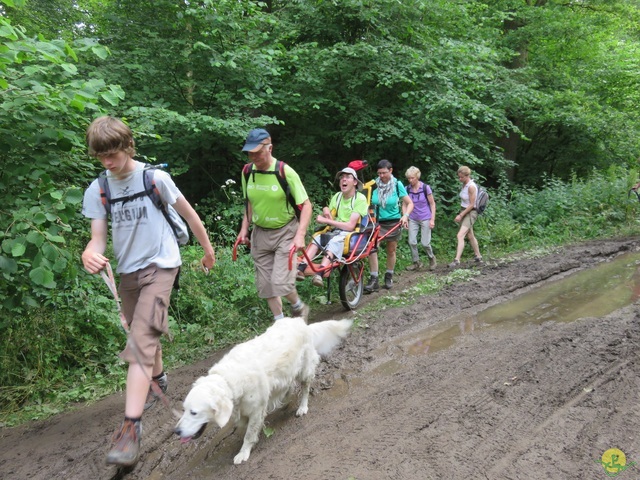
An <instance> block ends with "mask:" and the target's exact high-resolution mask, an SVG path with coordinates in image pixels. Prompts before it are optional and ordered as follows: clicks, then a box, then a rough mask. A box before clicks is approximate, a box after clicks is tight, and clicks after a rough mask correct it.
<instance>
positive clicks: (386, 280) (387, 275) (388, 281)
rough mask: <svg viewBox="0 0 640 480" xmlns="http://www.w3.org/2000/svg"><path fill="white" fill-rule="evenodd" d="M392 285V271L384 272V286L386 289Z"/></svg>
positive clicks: (389, 288)
mask: <svg viewBox="0 0 640 480" xmlns="http://www.w3.org/2000/svg"><path fill="white" fill-rule="evenodd" d="M392 287H393V273H389V272H387V273H385V274H384V288H386V289H387V290H391V288H392Z"/></svg>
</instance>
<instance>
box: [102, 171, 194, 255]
mask: <svg viewBox="0 0 640 480" xmlns="http://www.w3.org/2000/svg"><path fill="white" fill-rule="evenodd" d="M156 168H158V167H154V166H153V165H145V167H144V171H143V185H144V190H143V191H142V192H138V193H134V194H133V195H128V196H126V197H119V198H111V190H110V189H109V182H108V181H107V171H106V170H105V171H104V172H102V173H101V174H100V175H99V176H98V185H99V186H100V199H101V200H102V205H104V208H105V210H106V211H107V215H110V214H111V205H113V204H114V203H118V202H122V203H126V202H130V201H131V200H134V199H136V198H140V197H143V196H145V195H146V196H148V197H149V198H151V201H152V202H153V204H154V205H155V206H156V207H157V208H158V209H159V210H160V211H161V212H162V215H164V218H165V219H166V220H167V223H168V224H169V226H170V227H171V230H172V231H173V234H174V235H175V236H176V240H178V245H186V244H187V243H188V242H189V230H188V229H187V225H186V224H185V223H184V220H183V219H182V217H181V216H180V214H179V213H178V212H176V210H175V209H174V208H173V207H172V206H171V205H165V204H164V202H163V201H162V197H160V192H159V191H158V187H156V182H155V180H154V178H153V177H154V173H155V170H156Z"/></svg>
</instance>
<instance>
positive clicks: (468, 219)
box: [460, 210, 478, 230]
mask: <svg viewBox="0 0 640 480" xmlns="http://www.w3.org/2000/svg"><path fill="white" fill-rule="evenodd" d="M477 219H478V212H476V211H475V210H471V211H470V212H469V213H467V214H466V215H465V216H464V217H462V221H461V222H460V226H462V227H467V228H468V229H469V230H471V229H472V228H473V224H474V223H476V220H477Z"/></svg>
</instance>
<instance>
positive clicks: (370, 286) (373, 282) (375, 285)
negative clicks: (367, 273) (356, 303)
mask: <svg viewBox="0 0 640 480" xmlns="http://www.w3.org/2000/svg"><path fill="white" fill-rule="evenodd" d="M378 290H380V283H379V282H378V277H374V276H371V277H369V283H367V284H366V285H365V286H364V293H366V294H369V293H371V292H377V291H378Z"/></svg>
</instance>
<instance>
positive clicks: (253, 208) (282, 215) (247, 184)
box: [238, 128, 312, 320]
mask: <svg viewBox="0 0 640 480" xmlns="http://www.w3.org/2000/svg"><path fill="white" fill-rule="evenodd" d="M242 151H243V152H247V155H248V156H249V162H250V163H249V164H248V165H246V166H245V170H243V172H244V171H246V172H247V173H246V174H243V176H242V191H243V193H244V198H245V201H246V205H247V208H246V209H245V214H244V218H243V219H242V227H241V228H240V233H239V234H238V241H239V242H241V243H245V244H246V243H248V242H249V227H250V225H251V223H253V226H254V228H253V230H252V232H251V256H252V257H253V260H254V264H255V273H256V287H257V289H258V296H259V297H260V298H265V299H266V300H267V303H268V305H269V308H270V309H271V312H272V313H273V318H274V320H279V319H281V318H283V317H284V313H283V309H282V297H285V298H286V299H287V300H288V301H289V303H291V314H292V316H294V317H303V318H304V319H305V320H306V319H307V317H308V316H309V307H308V306H307V305H306V304H304V303H303V302H302V300H300V297H299V296H298V292H297V290H296V284H295V279H296V268H295V265H294V266H293V267H294V268H292V269H291V270H290V269H289V252H290V250H291V248H295V249H296V251H297V250H300V249H303V248H304V247H305V234H306V232H307V227H308V226H309V221H310V220H311V210H312V208H311V202H310V201H309V197H308V195H307V192H306V190H305V188H304V186H303V185H302V182H301V181H300V177H299V176H298V174H297V173H296V172H295V170H293V168H291V167H290V166H289V165H287V164H284V163H282V162H279V161H278V160H277V159H276V158H275V157H273V156H272V154H271V153H272V151H273V144H272V142H271V135H270V134H269V132H267V131H266V130H265V129H263V128H256V129H253V130H251V131H250V132H249V135H248V136H247V139H246V142H245V145H244V147H243V148H242ZM283 185H284V186H285V187H286V189H285V188H283ZM289 197H292V198H293V203H295V209H294V208H292V206H291V205H290V201H289ZM296 209H297V210H298V212H296Z"/></svg>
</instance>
